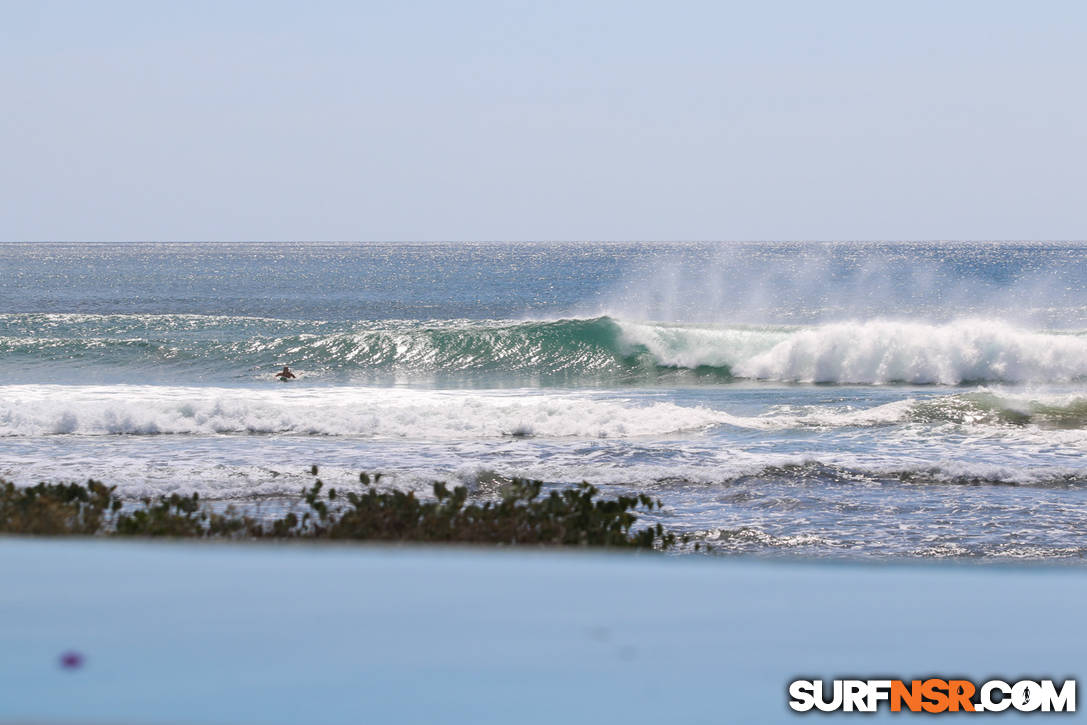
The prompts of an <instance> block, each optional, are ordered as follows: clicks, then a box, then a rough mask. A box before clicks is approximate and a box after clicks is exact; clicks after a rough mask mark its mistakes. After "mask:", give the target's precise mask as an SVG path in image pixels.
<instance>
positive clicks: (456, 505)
mask: <svg viewBox="0 0 1087 725" xmlns="http://www.w3.org/2000/svg"><path fill="white" fill-rule="evenodd" d="M317 473H318V472H317V468H316V467H314V468H313V469H312V474H313V476H314V482H313V483H312V485H309V486H306V487H304V488H302V490H301V492H300V494H299V498H298V500H297V501H296V502H295V503H294V504H293V505H292V506H290V507H289V510H287V511H286V512H285V513H283V514H282V515H281V516H278V517H273V518H270V519H269V518H264V517H257V516H254V515H252V513H251V512H246V511H242V510H239V509H237V508H236V507H234V506H228V507H227V508H226V509H225V510H221V511H216V510H215V509H214V508H213V507H212V506H211V505H209V504H208V503H207V502H205V501H202V500H201V499H200V497H199V495H198V494H195V493H194V494H192V495H191V496H184V495H179V494H170V495H168V496H159V497H156V498H143V499H140V500H139V501H138V502H135V505H133V503H132V502H128V501H125V500H123V499H122V498H121V497H119V496H118V495H117V493H116V490H115V488H116V487H114V486H107V485H106V484H104V483H102V482H100V481H95V480H89V481H87V483H86V484H78V483H69V484H58V483H39V484H37V485H36V486H28V487H19V486H16V485H15V484H13V483H11V482H8V481H3V480H0V534H21V535H39V536H109V537H169V538H196V539H218V540H246V539H272V540H277V539H278V540H287V539H298V540H353V541H384V542H428V543H432V542H441V543H463V544H498V545H537V546H580V547H607V548H633V549H671V548H673V547H675V546H677V545H680V544H685V543H687V539H686V537H677V536H676V535H675V534H674V533H671V532H668V531H666V530H665V529H664V528H663V527H662V526H661V525H660V524H657V525H655V526H649V525H647V526H644V527H641V528H637V529H636V528H635V524H636V522H637V521H638V514H639V513H649V512H653V511H659V510H660V508H661V503H660V501H659V500H654V499H652V498H650V497H649V496H646V495H644V494H640V495H635V496H618V497H616V498H610V499H609V498H602V497H600V491H599V490H598V489H597V488H596V487H594V486H591V485H589V484H588V483H582V484H580V485H578V486H573V487H569V488H566V489H563V490H552V491H549V492H547V493H546V494H544V493H543V484H542V483H541V482H540V481H530V480H520V479H516V480H513V481H511V482H509V483H508V484H507V485H505V486H503V487H502V489H501V490H500V492H499V493H498V494H497V495H496V496H494V497H490V498H487V499H474V498H473V497H470V495H469V491H468V489H467V488H466V487H464V486H457V487H455V488H453V489H450V488H449V487H448V486H446V484H444V483H441V482H435V483H434V484H433V486H432V490H433V494H434V496H433V498H429V497H427V498H425V499H424V498H420V497H417V496H416V495H415V493H414V492H413V491H401V490H397V489H391V488H379V487H378V483H379V482H380V476H379V475H378V476H373V477H372V476H370V475H369V474H366V473H363V474H360V476H359V482H360V484H361V486H360V490H353V491H349V492H341V491H337V489H335V488H326V487H325V486H324V484H323V483H322V482H321V480H320V479H319V478H317Z"/></svg>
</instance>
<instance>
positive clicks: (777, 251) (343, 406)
mask: <svg viewBox="0 0 1087 725" xmlns="http://www.w3.org/2000/svg"><path fill="white" fill-rule="evenodd" d="M285 364H288V365H290V366H291V367H292V368H293V369H294V370H295V371H296V372H297V373H298V374H299V376H300V377H299V379H298V380H296V381H293V382H290V383H285V384H284V383H278V382H275V381H274V379H273V377H272V375H273V374H274V373H275V372H276V371H277V370H278V369H279V368H280V367H281V366H283V365H285ZM311 464H319V465H320V466H321V472H322V478H323V479H324V480H325V481H326V482H328V483H331V484H333V485H336V486H338V487H350V486H352V485H356V486H357V482H358V473H359V472H360V471H370V472H382V473H384V474H385V478H383V482H388V484H389V485H393V486H400V487H406V488H417V489H419V490H420V492H425V491H426V490H427V489H428V488H429V487H428V485H427V484H428V482H429V481H431V480H433V479H442V480H446V481H449V482H450V483H457V484H466V485H468V486H470V487H471V488H472V489H473V490H474V491H477V492H478V493H479V495H488V494H489V493H491V492H493V491H494V490H495V487H496V486H497V485H499V484H500V483H501V482H502V481H504V480H506V479H508V478H510V477H514V476H528V477H532V478H539V479H543V480H544V481H546V482H548V483H549V484H554V485H561V484H568V483H574V482H578V481H582V480H586V481H589V482H591V483H594V484H597V485H599V486H602V487H603V488H604V489H605V493H606V494H609V495H612V494H617V493H620V492H627V491H645V492H649V493H651V494H652V495H653V496H655V497H660V498H661V499H662V500H663V501H664V503H665V506H666V511H665V513H664V514H663V515H662V516H661V517H660V520H661V521H662V522H663V523H664V524H665V525H666V526H668V527H671V528H673V529H675V530H679V531H686V532H691V533H695V534H697V535H698V536H701V537H705V538H706V539H708V540H709V541H711V542H712V543H713V544H715V545H716V546H717V548H718V549H719V550H722V551H729V552H743V553H751V554H759V555H786V556H803V557H860V558H876V559H882V558H898V557H908V558H913V557H922V558H930V557H937V558H944V557H951V558H967V559H974V560H985V561H1005V560H1018V559H1034V560H1037V559H1042V560H1065V561H1077V560H1082V559H1083V557H1084V555H1085V554H1087V245H1085V244H1082V243H1032V244H1011V243H970V244H963V243H950V242H945V243H910V244H891V243H849V244H845V243H842V244H822V243H804V244H800V243H773V244H771V243H760V244H701V243H699V244H695V243H673V244H595V243H577V244H574V243H568V244H567V243H563V244H557V243H531V244H513V243H508V244H507V243H433V244H406V243H397V244H391V243H390V244H376V243H374V244H362V243H357V244H356V243H343V244H316V243H251V244H195V243H194V244H184V243H169V244H105V243H103V244H65V243H55V244H0V477H3V478H7V479H9V480H13V481H15V482H17V483H20V484H24V483H34V482H37V481H72V480H77V481H78V480H84V479H86V478H87V477H95V478H100V479H102V480H104V481H106V482H108V483H111V484H116V485H117V486H118V490H119V491H120V492H121V493H122V494H123V495H125V496H130V497H133V498H135V497H139V496H145V495H149V494H157V493H168V492H174V491H177V492H193V491H198V492H199V493H200V494H201V496H202V497H206V498H209V499H219V500H222V501H245V502H251V501H260V500H264V499H266V498H272V499H275V498H276V497H280V496H282V495H284V494H294V493H297V491H298V490H299V488H300V487H301V486H303V485H305V484H306V483H308V482H309V481H310V478H311V477H310V476H309V475H308V469H309V467H310V465H311Z"/></svg>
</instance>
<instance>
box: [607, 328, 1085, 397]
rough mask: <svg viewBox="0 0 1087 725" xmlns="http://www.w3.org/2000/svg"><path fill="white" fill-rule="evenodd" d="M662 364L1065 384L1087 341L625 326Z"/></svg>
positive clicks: (908, 331) (1081, 367)
mask: <svg viewBox="0 0 1087 725" xmlns="http://www.w3.org/2000/svg"><path fill="white" fill-rule="evenodd" d="M619 324H620V326H621V328H622V330H623V334H624V339H625V341H627V342H628V344H638V345H642V346H644V347H645V348H646V349H647V350H648V351H649V353H650V354H651V355H652V356H653V357H654V358H655V359H656V360H657V362H658V363H659V364H661V365H674V366H678V367H685V368H695V367H698V366H700V365H712V366H722V365H727V366H728V367H729V368H730V370H731V371H732V373H733V375H736V376H738V377H746V378H753V379H758V380H775V381H785V382H806V383H863V384H880V383H891V382H906V383H915V384H944V385H958V384H960V383H963V382H967V381H1002V382H1009V383H1025V382H1046V383H1060V382H1068V381H1074V380H1079V379H1083V378H1085V377H1087V336H1084V335H1082V334H1068V333H1052V332H1043V331H1032V330H1026V329H1023V328H1019V327H1015V326H1013V325H1010V324H1008V323H1006V322H1003V321H999V320H982V319H964V320H957V321H954V322H949V323H944V324H930V323H924V322H908V321H900V320H868V321H858V322H839V323H833V324H827V325H821V326H818V327H812V328H805V329H796V328H712V327H705V326H702V327H697V326H679V325H650V324H645V323H631V322H620V323H619Z"/></svg>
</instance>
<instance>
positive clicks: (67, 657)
mask: <svg viewBox="0 0 1087 725" xmlns="http://www.w3.org/2000/svg"><path fill="white" fill-rule="evenodd" d="M60 666H61V667H63V668H64V669H66V670H78V669H79V668H80V667H82V666H83V655H81V654H80V653H78V652H65V653H64V654H62V655H61V656H60Z"/></svg>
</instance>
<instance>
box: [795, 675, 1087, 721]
mask: <svg viewBox="0 0 1087 725" xmlns="http://www.w3.org/2000/svg"><path fill="white" fill-rule="evenodd" d="M789 707H791V708H792V709H793V710H796V711H797V712H809V711H811V710H821V711H822V712H835V711H841V712H876V711H877V710H878V709H880V708H881V707H886V708H889V709H890V711H891V712H922V713H936V712H1003V711H1004V710H1008V709H1009V708H1010V709H1012V710H1018V711H1020V712H1075V711H1076V681H1075V680H1065V681H1064V682H1063V683H1061V685H1060V686H1059V687H1058V686H1057V685H1056V684H1055V683H1054V681H1053V680H1019V681H1017V682H1005V681H1004V680H989V681H987V682H981V683H974V682H971V681H970V680H941V679H937V678H929V679H926V680H910V681H909V682H906V681H904V680H833V681H831V682H827V683H824V682H823V680H794V681H792V682H790V683H789Z"/></svg>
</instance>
